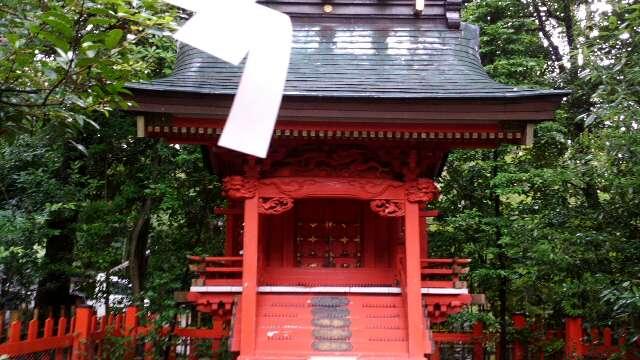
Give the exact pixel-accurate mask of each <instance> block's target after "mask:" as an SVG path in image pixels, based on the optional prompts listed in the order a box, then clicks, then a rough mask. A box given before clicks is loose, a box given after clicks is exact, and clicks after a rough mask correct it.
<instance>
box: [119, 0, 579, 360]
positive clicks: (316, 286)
mask: <svg viewBox="0 0 640 360" xmlns="http://www.w3.org/2000/svg"><path fill="white" fill-rule="evenodd" d="M260 3H262V4H263V5H266V6H269V7H272V8H274V9H277V10H279V11H282V12H285V13H287V14H289V15H290V16H291V19H292V21H293V29H294V30H293V31H294V32H293V47H292V55H291V63H290V67H289V75H288V79H287V83H286V88H285V92H284V98H283V101H282V106H281V110H280V113H279V118H278V122H277V125H276V129H275V131H274V133H273V139H272V142H271V147H270V150H269V153H268V156H267V158H266V159H259V158H254V157H251V156H247V155H244V154H241V153H238V152H234V151H231V150H227V149H225V148H221V147H218V146H217V145H216V144H217V139H218V137H219V135H220V133H221V131H222V127H223V125H224V121H225V119H226V117H227V114H228V111H229V108H230V105H231V102H232V100H233V96H234V92H235V91H236V89H237V86H238V81H239V77H240V75H241V72H242V66H240V67H235V66H232V65H229V64H227V63H224V62H223V61H221V60H218V59H216V58H214V57H211V56H209V55H207V54H205V53H203V52H201V51H199V50H197V49H195V48H192V47H189V46H186V45H180V47H179V53H178V57H177V62H176V65H175V70H174V72H173V74H172V75H171V76H169V77H167V78H164V79H158V80H154V81H150V82H145V83H136V84H130V87H129V88H130V90H131V91H132V92H133V94H134V100H135V101H136V103H137V107H136V109H135V110H136V111H137V112H138V115H139V116H138V133H139V135H140V136H146V137H157V138H164V139H166V140H167V141H169V142H171V143H176V144H200V145H202V146H203V148H204V149H206V151H205V153H206V159H207V161H208V162H209V164H210V166H211V168H212V169H213V171H214V172H215V173H216V174H217V175H218V176H219V178H220V179H221V180H222V182H223V189H224V196H225V197H226V199H227V206H226V208H224V209H218V210H217V211H218V212H219V213H221V214H224V215H225V217H226V242H225V247H224V249H225V253H224V254H223V256H207V257H202V256H193V257H191V258H190V261H191V267H192V269H193V270H194V271H195V272H196V273H197V276H198V277H197V278H196V279H194V280H193V284H192V287H191V289H190V292H189V300H190V301H192V302H193V303H194V304H195V305H196V306H197V309H198V310H199V311H201V312H206V313H211V314H213V315H214V316H216V317H222V318H223V319H229V331H230V340H229V347H230V349H231V351H234V352H237V353H238V354H239V358H240V359H246V360H249V359H318V360H320V359H425V358H429V357H430V354H431V353H432V352H433V341H432V332H431V326H432V325H433V324H435V323H438V322H442V321H444V320H446V318H447V316H448V315H450V314H453V313H456V312H459V311H461V310H462V309H463V308H464V306H466V305H468V304H470V303H471V301H472V296H471V294H469V291H468V289H467V288H466V284H465V282H463V281H460V275H461V274H463V273H464V272H465V265H467V264H468V263H469V260H465V259H435V258H430V257H429V241H428V221H427V220H428V218H430V217H433V216H434V215H436V214H437V209H433V208H432V207H430V205H431V204H432V202H433V201H434V200H436V199H437V198H438V196H439V189H438V186H437V185H436V183H435V182H434V180H433V179H435V178H437V177H438V175H439V174H440V173H441V172H442V171H443V168H444V166H445V163H446V159H447V154H448V153H449V152H450V151H452V150H453V149H460V148H467V149H472V148H493V147H496V146H498V145H500V144H504V143H508V144H527V143H530V142H531V141H532V137H533V126H534V125H535V124H536V123H537V122H540V121H544V120H549V119H552V118H553V113H554V110H555V109H556V108H557V107H558V106H559V104H560V102H561V100H562V98H563V97H564V96H566V95H567V93H566V92H565V91H561V90H534V89H523V88H516V87H512V86H507V85H502V84H498V83H496V82H495V81H493V80H492V79H490V78H489V77H488V76H487V74H486V73H485V71H484V69H483V67H482V65H481V63H480V57H479V49H478V43H479V36H478V28H477V27H475V26H473V25H469V24H465V23H462V22H461V21H460V10H461V0H426V2H425V7H424V10H422V11H421V12H419V13H416V10H415V2H414V1H413V0H386V1H385V0H296V1H292V0H264V1H260Z"/></svg>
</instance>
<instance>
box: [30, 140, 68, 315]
mask: <svg viewBox="0 0 640 360" xmlns="http://www.w3.org/2000/svg"><path fill="white" fill-rule="evenodd" d="M76 151H77V149H75V148H73V147H72V146H71V144H70V143H68V142H65V143H64V144H63V145H62V161H61V163H60V167H59V168H58V173H57V174H56V178H57V180H58V181H59V182H60V185H62V187H68V186H70V177H71V174H70V170H71V162H72V160H73V159H72V157H73V155H74V154H75V153H76ZM58 200H59V201H64V202H68V201H73V199H68V198H62V199H58ZM49 216H50V217H49V219H48V220H47V228H48V229H50V230H53V235H52V236H50V237H49V238H47V239H46V243H45V253H44V264H43V265H44V267H43V268H44V273H43V275H42V277H41V278H40V280H39V281H38V288H37V290H36V297H35V306H36V308H41V309H46V308H50V309H52V311H53V315H54V316H59V315H60V313H59V312H60V310H61V308H64V309H66V313H67V314H69V313H70V307H71V306H73V305H76V304H75V303H76V299H75V298H74V297H73V296H71V295H70V294H69V290H70V287H71V276H70V273H69V267H70V266H71V264H72V263H73V248H74V246H75V229H74V225H75V223H76V221H77V219H78V212H77V211H75V210H70V209H60V210H57V211H53V212H52V213H51V214H50V215H49Z"/></svg>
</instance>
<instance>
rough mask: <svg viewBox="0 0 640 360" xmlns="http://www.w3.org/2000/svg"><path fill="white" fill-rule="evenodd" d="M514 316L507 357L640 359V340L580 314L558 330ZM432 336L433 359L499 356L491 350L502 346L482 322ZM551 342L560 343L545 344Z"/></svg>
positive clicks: (511, 359) (509, 359) (519, 359)
mask: <svg viewBox="0 0 640 360" xmlns="http://www.w3.org/2000/svg"><path fill="white" fill-rule="evenodd" d="M512 320H513V329H514V330H515V331H514V334H515V335H514V336H513V339H512V340H511V342H510V343H509V344H508V346H507V347H508V350H509V351H508V354H507V357H506V359H505V360H525V359H527V360H532V359H536V360H549V359H562V360H567V359H608V358H611V357H612V355H620V356H619V357H616V358H618V359H625V360H640V340H638V341H636V342H635V343H633V344H629V343H627V341H626V338H625V336H624V335H620V336H618V337H616V336H615V332H614V331H613V330H612V329H611V328H608V327H605V328H597V327H590V328H586V327H585V326H584V324H583V320H582V319H581V318H567V319H565V321H564V329H559V330H549V329H541V327H540V326H538V325H536V324H529V323H528V322H527V319H526V317H525V316H524V315H521V314H517V315H514V316H513V319H512ZM522 334H528V336H522ZM432 338H433V341H434V343H435V347H434V352H433V354H432V356H431V359H430V360H440V359H453V358H455V359H461V358H464V359H474V360H483V359H488V358H495V359H496V360H500V356H499V354H497V353H496V354H495V357H492V356H490V355H491V354H490V351H489V350H490V349H495V348H499V346H498V344H497V339H498V336H497V334H494V333H487V332H485V331H484V328H483V326H482V324H481V323H477V324H475V325H474V326H473V328H472V330H471V331H467V332H433V335H432ZM551 343H556V344H560V347H553V346H550V347H546V346H545V345H548V344H551ZM623 354H624V355H623Z"/></svg>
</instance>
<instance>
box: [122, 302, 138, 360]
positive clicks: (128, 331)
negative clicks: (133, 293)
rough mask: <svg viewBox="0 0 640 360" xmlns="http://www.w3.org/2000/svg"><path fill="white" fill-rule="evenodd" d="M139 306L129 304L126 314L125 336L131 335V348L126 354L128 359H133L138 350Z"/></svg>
mask: <svg viewBox="0 0 640 360" xmlns="http://www.w3.org/2000/svg"><path fill="white" fill-rule="evenodd" d="M138 325H139V324H138V308H137V307H135V306H129V307H128V308H127V310H126V311H125V314H124V334H123V335H124V336H125V337H129V338H130V341H129V348H128V349H127V353H126V355H125V358H126V359H133V357H134V356H135V351H136V335H137V334H136V330H137V327H138Z"/></svg>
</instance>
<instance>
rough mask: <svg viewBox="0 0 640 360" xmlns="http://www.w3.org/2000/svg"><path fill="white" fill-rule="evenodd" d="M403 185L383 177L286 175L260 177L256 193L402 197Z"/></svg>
mask: <svg viewBox="0 0 640 360" xmlns="http://www.w3.org/2000/svg"><path fill="white" fill-rule="evenodd" d="M404 195H405V185H404V183H401V182H399V181H394V180H386V179H345V178H323V179H319V178H311V177H308V178H307V177H287V178H271V179H261V180H259V181H258V190H257V196H260V197H265V198H274V197H289V198H293V199H301V198H350V199H363V200H373V199H396V200H403V199H404Z"/></svg>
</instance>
